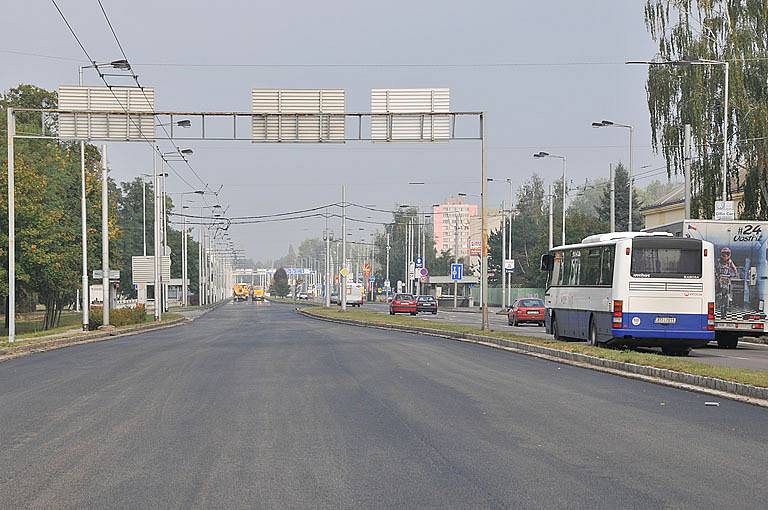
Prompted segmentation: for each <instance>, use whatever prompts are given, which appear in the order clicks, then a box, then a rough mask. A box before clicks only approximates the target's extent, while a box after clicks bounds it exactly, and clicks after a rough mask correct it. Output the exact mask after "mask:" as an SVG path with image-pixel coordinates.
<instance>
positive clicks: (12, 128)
mask: <svg viewBox="0 0 768 510" xmlns="http://www.w3.org/2000/svg"><path fill="white" fill-rule="evenodd" d="M6 112H7V115H8V119H7V128H8V343H9V344H12V343H13V342H15V341H16V197H15V190H14V186H15V166H16V165H15V162H14V146H13V142H14V136H15V135H16V112H14V111H13V108H10V107H9V108H8V109H7V110H6ZM83 196H85V195H83ZM86 269H87V268H86ZM86 276H87V275H86ZM87 320H88V312H86V311H84V312H83V327H84V328H87V326H88V324H87V322H86V321H87Z"/></svg>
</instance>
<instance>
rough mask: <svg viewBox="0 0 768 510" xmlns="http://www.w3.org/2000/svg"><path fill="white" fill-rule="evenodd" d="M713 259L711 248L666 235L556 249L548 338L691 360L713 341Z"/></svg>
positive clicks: (593, 239) (550, 265) (594, 240)
mask: <svg viewBox="0 0 768 510" xmlns="http://www.w3.org/2000/svg"><path fill="white" fill-rule="evenodd" d="M715 258H716V254H715V253H714V248H713V246H712V243H709V242H706V241H701V240H695V239H681V238H677V237H673V236H672V235H671V234H668V233H655V234H651V233H645V232H616V233H612V234H599V235H593V236H589V237H587V238H585V239H584V240H583V241H582V242H581V244H575V245H567V246H558V247H555V248H553V249H552V250H550V251H549V253H547V254H545V255H543V256H542V264H541V265H542V269H544V270H546V271H548V272H549V278H548V282H547V292H546V294H545V297H544V304H545V307H546V314H545V323H546V328H547V332H548V333H551V334H552V335H554V337H555V338H556V339H564V338H573V339H582V340H587V341H588V343H589V344H590V345H595V346H599V345H625V346H638V347H640V346H642V347H661V349H662V352H664V354H670V355H678V356H685V355H687V354H688V353H689V352H690V350H691V348H693V347H701V346H704V345H706V343H707V342H709V341H710V340H712V339H713V338H714V324H715V316H714V313H715V303H714V301H715V282H714V272H715V271H714V259H715Z"/></svg>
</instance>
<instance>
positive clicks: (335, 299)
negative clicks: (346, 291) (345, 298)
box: [331, 292, 341, 305]
mask: <svg viewBox="0 0 768 510" xmlns="http://www.w3.org/2000/svg"><path fill="white" fill-rule="evenodd" d="M331 304H332V305H340V304H341V300H340V299H339V294H338V292H334V293H332V294H331Z"/></svg>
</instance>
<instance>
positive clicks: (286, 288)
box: [269, 267, 291, 297]
mask: <svg viewBox="0 0 768 510" xmlns="http://www.w3.org/2000/svg"><path fill="white" fill-rule="evenodd" d="M290 292H291V287H290V285H289V284H288V273H286V272H285V269H283V268H282V267H281V268H280V269H278V270H277V271H275V274H274V276H273V277H272V284H271V285H270V286H269V293H270V294H271V295H273V296H278V297H285V296H287V295H288V294H289V293H290Z"/></svg>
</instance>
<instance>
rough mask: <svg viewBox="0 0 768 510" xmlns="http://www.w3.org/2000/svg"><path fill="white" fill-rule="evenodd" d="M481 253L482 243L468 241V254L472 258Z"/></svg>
mask: <svg viewBox="0 0 768 510" xmlns="http://www.w3.org/2000/svg"><path fill="white" fill-rule="evenodd" d="M482 252H483V243H481V242H480V241H479V240H470V241H469V254H470V255H472V256H475V255H480V254H481V253H482Z"/></svg>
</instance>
